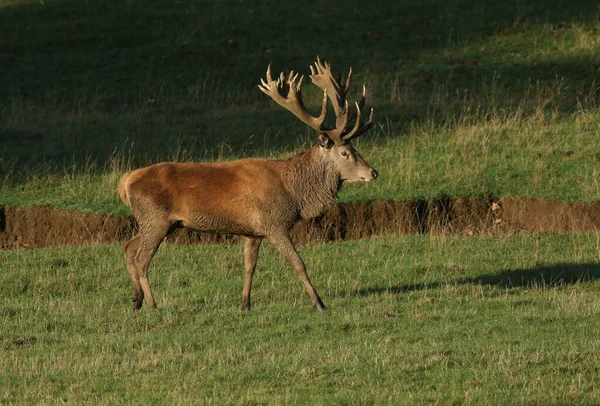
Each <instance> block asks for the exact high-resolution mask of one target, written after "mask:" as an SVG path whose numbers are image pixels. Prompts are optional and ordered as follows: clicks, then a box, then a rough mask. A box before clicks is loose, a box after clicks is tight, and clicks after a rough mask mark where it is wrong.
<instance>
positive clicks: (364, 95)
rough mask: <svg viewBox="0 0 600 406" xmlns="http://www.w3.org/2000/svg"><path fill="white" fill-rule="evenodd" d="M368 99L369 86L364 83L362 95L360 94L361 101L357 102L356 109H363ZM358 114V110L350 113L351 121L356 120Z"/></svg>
mask: <svg viewBox="0 0 600 406" xmlns="http://www.w3.org/2000/svg"><path fill="white" fill-rule="evenodd" d="M366 100H367V88H366V87H365V85H363V91H362V95H361V96H360V101H359V102H358V104H357V106H358V108H357V109H356V111H359V110H362V108H363V107H364V105H365V101H366ZM356 115H357V113H356V112H354V113H350V121H352V120H354V118H355V117H356Z"/></svg>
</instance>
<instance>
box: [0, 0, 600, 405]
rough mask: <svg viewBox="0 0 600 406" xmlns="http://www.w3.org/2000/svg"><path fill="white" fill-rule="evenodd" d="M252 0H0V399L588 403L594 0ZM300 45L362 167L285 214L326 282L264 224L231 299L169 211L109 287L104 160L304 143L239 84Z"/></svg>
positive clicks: (599, 271) (303, 66)
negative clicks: (136, 290)
mask: <svg viewBox="0 0 600 406" xmlns="http://www.w3.org/2000/svg"><path fill="white" fill-rule="evenodd" d="M255 3H256V4H250V3H248V2H243V1H216V2H214V1H212V2H205V1H186V2H183V1H181V2H178V1H175V2H165V1H158V0H148V1H145V2H136V1H128V2H123V1H119V0H108V1H103V2H81V1H75V0H46V1H37V0H20V1H16V0H0V38H2V45H1V52H0V66H2V67H3V70H2V72H3V75H2V79H3V80H2V81H0V207H1V209H0V245H1V246H2V248H10V250H0V387H1V388H2V391H0V399H1V401H2V402H5V403H34V404H35V403H59V402H60V403H71V404H80V403H100V404H114V403H167V402H171V403H174V404H192V403H193V404H195V403H207V404H257V403H261V404H263V403H265V404H267V403H269V404H290V403H304V404H332V403H336V404H354V403H361V404H410V403H416V404H422V403H433V404H457V403H460V404H532V403H533V404H598V403H600V389H599V388H600V380H599V377H600V373H599V372H600V371H599V370H598V365H599V364H600V360H599V359H598V354H600V341H599V340H598V335H597V334H594V332H595V331H598V330H599V329H600V325H598V323H599V322H598V320H600V317H599V316H600V314H599V312H600V309H599V306H598V303H599V302H598V300H597V297H598V294H599V293H600V284H599V282H598V280H599V278H600V268H599V266H598V256H599V255H600V242H599V241H600V238H599V235H598V234H597V229H598V226H599V224H600V211H599V209H598V202H599V201H600V182H599V177H600V170H599V169H598V163H599V162H600V138H599V137H598V133H599V131H600V113H599V110H598V107H599V103H598V102H599V99H598V98H599V96H600V91H599V84H600V71H599V70H598V67H599V66H600V30H599V29H598V19H599V13H600V10H599V9H598V8H597V7H596V8H594V7H593V6H590V2H589V1H583V0H582V1H578V0H574V1H569V2H568V4H566V3H565V2H562V1H559V0H556V1H534V2H526V3H523V2H520V1H514V2H512V1H508V2H506V1H502V2H496V1H492V2H486V3H481V2H471V1H451V2H448V1H438V0H431V1H421V2H417V3H415V2H414V1H394V2H392V1H390V2H387V1H386V2H382V3H374V4H369V5H365V4H363V3H361V2H358V1H347V0H346V1H332V2H328V3H327V4H326V5H325V4H324V3H323V4H322V3H314V2H302V4H295V3H297V2H284V3H281V4H274V3H273V4H271V3H269V2H255ZM316 55H320V56H321V57H322V58H323V59H326V60H328V61H329V62H330V63H331V64H332V68H333V70H334V72H338V73H345V72H347V70H348V67H349V66H352V67H353V70H354V87H353V90H352V92H351V94H350V100H354V99H358V98H359V97H360V89H361V85H362V84H363V83H364V84H365V85H366V88H367V104H368V105H370V106H373V107H374V109H375V120H376V122H375V125H374V126H373V128H372V129H371V130H370V132H369V133H368V134H366V135H363V136H362V137H361V138H359V139H358V140H357V141H356V142H355V143H354V145H355V147H356V148H357V149H358V150H359V151H360V152H361V154H362V155H363V156H364V157H365V158H366V159H367V160H368V161H369V163H370V164H372V165H373V166H374V167H375V168H376V169H377V170H378V171H379V174H380V177H379V178H378V179H377V180H376V181H375V182H370V183H369V184H356V185H348V186H347V187H344V188H343V190H342V194H341V205H340V206H336V207H334V208H332V209H331V210H330V211H329V212H327V213H326V214H325V215H324V216H322V217H319V218H317V219H315V220H313V221H311V222H305V223H302V224H300V225H299V226H298V227H297V228H296V230H295V235H294V239H295V240H296V241H298V242H301V243H305V244H304V245H302V246H301V248H300V251H301V254H302V257H303V258H304V260H305V261H306V265H307V268H308V273H309V275H310V276H311V279H312V280H313V282H314V284H315V287H316V288H317V289H318V290H319V292H320V294H321V296H322V297H323V300H324V301H325V304H326V305H327V306H328V308H329V310H328V311H327V312H324V313H317V312H315V311H314V310H313V309H311V308H310V306H309V300H308V297H307V296H306V293H305V292H304V290H303V288H302V284H301V282H300V280H299V279H298V277H297V275H296V274H295V273H294V272H293V271H292V269H291V268H290V267H289V265H288V264H286V263H285V262H284V261H283V259H281V258H280V257H279V256H278V255H277V254H276V252H275V250H274V249H272V247H271V246H270V245H269V244H268V243H266V244H265V248H264V250H263V251H261V255H260V258H259V263H258V270H257V274H256V277H255V282H254V287H253V310H252V311H251V312H241V311H240V310H238V303H239V299H240V297H241V289H242V272H243V265H242V260H243V259H242V258H243V256H242V255H243V254H242V248H241V247H240V245H238V244H235V243H232V240H231V239H230V238H229V237H223V236H217V237H215V236H211V237H206V236H202V235H197V234H189V233H188V234H181V233H180V234H176V235H174V236H173V237H172V239H170V240H168V241H167V243H166V244H164V245H163V246H162V247H161V248H160V249H159V250H158V252H157V254H156V257H155V260H154V262H153V264H152V268H151V271H150V278H151V279H152V283H153V286H154V287H155V296H156V300H157V304H158V306H159V308H158V311H156V312H149V311H147V310H146V309H142V310H141V311H140V312H133V311H132V310H131V306H132V303H131V295H132V293H131V287H130V283H129V277H128V275H127V272H126V270H125V260H124V257H123V253H122V250H121V248H120V246H119V244H118V243H117V242H119V241H122V240H123V239H126V238H128V237H129V236H130V235H131V233H132V232H134V230H135V224H134V223H133V221H132V220H131V219H130V218H129V217H128V216H129V215H130V212H129V211H128V209H127V208H126V207H125V206H124V205H123V204H122V202H120V200H119V198H118V196H117V193H116V185H117V182H118V179H119V178H120V177H121V176H122V174H123V173H125V172H126V171H128V170H131V169H134V168H138V167H141V166H145V165H149V164H152V163H155V162H160V161H180V162H182V161H209V162H210V161H222V160H232V159H237V158H242V157H264V158H272V159H280V158H287V157H289V156H291V155H292V154H294V153H296V152H298V151H301V150H303V149H305V148H307V147H308V146H309V145H314V143H315V138H316V136H315V134H314V133H313V132H312V131H310V130H308V129H307V128H305V126H304V125H303V124H301V123H298V122H297V119H296V118H294V117H292V116H291V115H290V114H289V113H288V112H286V111H284V110H283V109H282V108H280V107H279V106H276V105H275V104H274V103H272V102H271V101H270V100H268V98H267V97H266V96H264V95H263V94H262V93H261V92H260V91H259V90H258V88H257V85H258V83H259V79H260V77H262V76H263V75H264V74H265V71H266V68H267V66H268V65H269V64H271V68H272V70H273V71H274V72H279V71H286V72H287V71H289V70H291V69H294V70H295V71H297V72H300V73H304V74H307V73H309V69H308V66H309V64H310V63H311V62H313V61H314V58H315V56H316ZM303 96H304V100H305V101H306V105H307V108H308V109H309V110H311V111H317V109H318V105H319V100H320V98H321V94H320V92H319V91H318V90H317V89H316V88H314V86H312V85H309V84H308V83H306V84H305V86H304V93H303ZM540 232H543V233H540ZM366 237H369V238H366ZM171 242H186V243H189V242H209V243H210V244H206V245H204V246H200V247H196V246H194V247H192V246H185V245H178V244H172V243H171ZM215 242H227V244H214V243H215ZM314 242H318V243H323V242H328V243H327V244H316V245H315V244H312V243H314ZM98 243H102V245H98ZM71 244H72V245H84V246H83V247H73V246H71V247H68V246H65V245H71ZM44 247H51V248H44ZM31 248H38V249H31Z"/></svg>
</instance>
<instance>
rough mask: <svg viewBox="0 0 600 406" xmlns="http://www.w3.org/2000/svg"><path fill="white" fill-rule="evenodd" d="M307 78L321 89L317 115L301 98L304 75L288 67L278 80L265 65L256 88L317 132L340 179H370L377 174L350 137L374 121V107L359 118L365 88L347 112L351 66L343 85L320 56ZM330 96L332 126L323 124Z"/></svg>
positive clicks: (323, 148) (323, 153)
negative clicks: (285, 73)
mask: <svg viewBox="0 0 600 406" xmlns="http://www.w3.org/2000/svg"><path fill="white" fill-rule="evenodd" d="M310 70H311V75H310V79H311V80H312V82H313V84H314V85H316V86H317V87H319V88H320V89H322V90H323V101H322V105H321V113H320V115H319V116H318V117H315V116H313V115H311V114H310V113H309V112H308V111H307V110H306V107H305V106H304V102H303V101H302V81H303V80H304V76H300V78H298V74H297V73H296V74H295V73H294V71H291V72H290V74H289V75H288V77H287V78H286V77H285V75H284V74H283V72H282V73H281V74H280V75H279V78H278V79H277V80H273V78H272V77H271V66H270V65H269V67H268V68H267V75H266V81H265V79H261V85H259V86H258V87H259V89H260V90H262V91H263V92H264V93H265V94H266V95H267V96H269V97H271V98H272V99H273V100H275V102H277V104H279V105H280V106H282V107H284V108H286V109H287V110H289V111H290V112H292V114H294V115H295V116H296V117H298V118H299V119H300V120H301V121H302V122H304V123H305V124H307V125H308V126H310V127H311V128H313V129H315V130H316V131H317V132H318V133H319V147H320V153H321V154H322V156H323V158H324V159H326V160H327V161H328V162H330V163H331V164H332V165H333V166H334V167H335V168H336V170H337V171H338V172H339V175H340V179H341V180H343V181H346V182H357V181H371V180H373V179H375V178H377V171H376V170H375V169H373V168H372V167H371V166H370V165H369V164H368V163H367V161H365V160H364V159H363V157H361V156H360V154H359V153H358V152H357V151H356V150H355V149H354V148H353V147H352V145H351V144H350V141H351V140H352V139H353V138H356V137H358V136H360V135H362V134H364V133H365V132H367V131H368V130H369V128H371V125H372V124H373V109H372V108H371V109H370V112H369V116H368V117H367V119H366V120H364V121H363V120H362V113H361V110H362V108H363V106H364V103H365V98H366V89H365V87H364V86H363V92H362V97H361V99H360V101H359V102H358V103H355V109H354V111H353V112H350V109H349V108H348V102H347V101H346V95H347V93H348V90H349V89H350V79H351V77H352V68H350V71H349V72H348V76H347V78H346V81H345V85H344V87H342V86H340V85H339V83H338V81H337V80H336V79H335V78H334V77H333V74H332V73H331V66H330V65H329V64H328V63H327V62H325V63H322V62H321V60H320V58H319V57H317V61H316V62H315V65H314V66H311V67H310ZM328 99H329V100H330V101H331V103H332V105H333V110H334V112H335V117H336V118H335V127H333V128H329V127H327V126H326V124H325V120H326V118H327V100H328Z"/></svg>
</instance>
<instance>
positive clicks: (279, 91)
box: [118, 57, 378, 310]
mask: <svg viewBox="0 0 600 406" xmlns="http://www.w3.org/2000/svg"><path fill="white" fill-rule="evenodd" d="M311 72H312V75H311V76H310V77H311V79H312V82H313V83H314V84H315V85H316V86H318V87H319V88H321V89H322V90H323V103H322V108H321V114H320V115H319V116H318V117H313V116H312V115H310V113H308V112H307V111H306V108H305V107H304V103H303V101H302V94H301V87H302V80H303V77H300V79H299V80H298V75H294V73H293V72H292V73H290V75H289V76H288V78H287V79H286V78H285V77H284V76H283V74H281V75H280V77H279V79H277V80H273V79H272V78H271V73H270V67H269V69H267V75H266V81H265V80H264V79H262V80H261V85H259V88H260V89H261V90H262V91H263V92H264V93H265V94H267V95H268V96H269V97H271V98H272V99H273V100H274V101H275V102H277V103H278V104H279V105H281V106H283V107H285V108H286V109H287V110H289V111H290V112H292V113H293V114H294V115H295V116H296V117H298V118H299V119H300V120H302V121H303V122H304V123H306V124H308V125H309V126H310V127H312V128H313V129H315V130H316V131H317V132H318V134H319V137H318V145H316V146H314V147H312V148H310V149H308V150H307V151H304V152H301V153H299V154H297V155H295V156H293V157H292V158H289V159H287V160H280V161H275V160H265V159H242V160H238V161H232V162H223V163H172V162H164V163H160V164H155V165H151V166H149V167H146V168H142V169H138V170H135V171H132V172H128V173H126V174H125V175H124V176H123V178H122V179H121V181H120V182H119V186H118V192H119V195H120V197H121V199H122V200H123V202H125V203H126V204H127V205H129V206H130V207H131V211H132V213H133V215H134V217H135V219H136V221H137V222H138V226H139V230H138V233H137V234H136V235H135V236H134V237H133V238H132V239H131V240H129V241H127V242H125V243H124V244H123V249H124V251H125V258H126V260H127V271H128V273H129V276H130V278H131V283H132V286H133V292H134V294H133V302H134V309H139V308H140V307H141V306H142V303H143V301H144V300H145V301H146V305H147V307H148V308H155V307H156V304H155V302H154V299H153V297H152V293H151V290H150V282H149V279H148V267H149V264H150V260H151V259H152V257H153V256H154V254H155V252H156V250H157V249H158V247H159V245H160V244H161V242H162V241H163V239H164V238H165V237H166V236H167V235H168V234H169V233H170V232H171V231H173V230H174V229H175V228H178V227H189V228H193V229H196V230H200V231H206V232H217V233H226V234H238V235H242V236H244V287H243V291H242V302H241V308H242V309H250V291H251V286H252V277H253V274H254V270H255V268H256V261H257V258H258V251H259V249H260V245H261V242H262V240H263V238H267V239H268V240H269V241H270V242H271V243H272V244H273V246H274V247H275V248H276V249H277V251H278V252H279V253H280V254H281V255H282V256H283V257H284V258H285V259H286V261H287V262H288V263H289V264H290V265H292V267H293V268H294V269H295V270H296V272H297V273H298V275H299V276H300V279H301V280H302V282H303V283H304V286H305V288H306V290H307V292H308V294H309V295H310V298H311V301H312V304H313V306H314V307H315V308H317V309H318V310H324V309H325V305H324V304H323V301H322V300H321V298H320V297H319V295H318V294H317V292H316V290H315V288H314V287H313V285H312V283H311V281H310V279H309V277H308V275H307V273H306V267H305V265H304V262H303V261H302V258H301V257H300V255H298V252H297V251H296V249H295V247H294V245H293V243H292V241H291V239H290V236H289V230H290V228H291V227H292V226H293V225H294V224H295V223H296V222H297V221H298V220H299V219H300V218H311V217H315V216H317V215H319V214H321V213H322V212H323V211H324V210H325V209H326V208H327V207H329V206H331V205H332V204H334V203H335V202H336V200H337V195H338V191H339V189H340V187H341V186H342V184H343V183H344V182H356V181H371V180H373V179H375V178H377V176H378V175H377V171H375V169H373V168H372V167H371V166H370V165H369V164H368V163H367V162H366V161H365V160H364V159H363V158H362V157H361V156H360V154H359V153H358V152H357V151H356V150H355V149H354V148H353V147H352V145H351V144H350V140H351V139H353V138H356V137H358V136H360V135H362V134H363V133H365V132H366V131H368V130H369V128H370V127H371V125H372V123H373V109H371V110H370V114H369V116H368V118H367V119H366V120H364V121H362V120H361V109H362V107H363V105H364V102H365V93H366V91H365V88H364V87H363V94H362V98H361V100H360V102H359V103H356V104H355V110H354V111H353V112H350V109H349V108H348V102H347V101H346V94H347V92H348V89H349V87H350V76H351V73H352V70H350V72H349V73H348V77H347V79H346V82H345V86H343V87H342V86H340V85H339V83H338V82H337V81H336V80H335V79H334V77H333V75H332V73H331V69H330V66H329V64H327V63H325V64H323V63H321V61H320V60H319V58H318V57H317V62H316V63H315V67H314V68H313V67H312V66H311ZM328 100H329V101H330V102H331V103H332V104H333V108H334V111H335V113H336V125H335V127H333V128H328V127H326V124H325V122H326V115H327V109H326V107H327V101H328Z"/></svg>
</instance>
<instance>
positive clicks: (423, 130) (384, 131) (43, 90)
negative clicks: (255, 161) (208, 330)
mask: <svg viewBox="0 0 600 406" xmlns="http://www.w3.org/2000/svg"><path fill="white" fill-rule="evenodd" d="M292 16H293V17H292ZM599 18H600V8H599V7H598V5H595V6H594V5H590V2H588V1H569V2H565V1H562V0H553V1H533V2H523V1H520V0H515V1H508V2H506V1H491V2H486V3H485V4H481V3H480V2H472V1H466V0H461V1H459V0H455V1H450V2H446V1H434V0H428V1H422V2H419V3H418V4H416V3H415V2H413V1H400V2H386V3H378V5H377V7H366V6H365V5H364V4H363V3H361V2H358V1H351V2H348V1H344V2H341V1H332V2H329V3H327V4H324V3H319V2H303V3H301V4H294V3H293V2H290V3H286V4H278V5H274V4H270V3H259V4H252V5H250V4H247V3H245V2H243V1H217V2H202V1H196V2H177V1H167V2H165V1H155V0H152V1H145V2H138V1H129V2H122V1H116V0H112V1H104V2H90V1H75V0H45V1H41V2H40V1H38V0H35V1H33V0H31V1H28V0H20V1H14V0H0V27H2V28H1V29H0V35H1V37H0V38H1V42H0V47H1V48H0V50H1V52H0V65H1V66H2V76H3V80H2V82H1V83H0V141H1V142H0V144H1V145H2V147H1V148H2V151H3V153H2V155H1V157H0V181H1V182H0V185H1V186H0V204H11V205H35V204H43V203H50V204H52V205H54V206H57V207H66V208H78V209H82V210H85V211H99V212H105V213H115V214H127V213H128V212H127V211H126V209H125V208H124V207H122V206H121V205H120V203H119V201H118V199H117V197H116V194H115V193H114V188H115V184H116V182H117V179H118V177H119V176H120V175H121V174H122V173H123V172H124V171H125V170H127V169H130V168H133V167H139V166H143V165H147V164H150V163H154V162H158V161H164V160H178V161H188V160H223V159H234V158H239V157H247V156H261V157H272V158H279V157H288V156H290V155H291V154H292V153H293V152H294V151H297V150H299V149H302V148H305V147H306V146H307V145H309V144H311V143H314V138H315V136H314V134H312V132H311V131H309V130H308V129H306V128H305V126H304V125H303V124H301V123H298V120H296V119H295V118H294V117H292V116H291V115H290V114H289V113H288V112H286V111H284V110H283V109H281V108H280V107H279V106H275V105H274V103H272V102H270V101H269V100H268V99H267V97H266V96H264V95H263V94H262V93H261V92H260V91H259V90H258V88H257V86H256V85H257V84H258V83H259V78H260V77H261V76H263V75H264V72H265V69H266V67H267V65H268V64H269V63H272V64H273V69H274V70H276V71H279V70H286V71H287V70H289V69H295V70H296V71H301V72H305V73H306V72H308V65H309V64H310V63H311V61H313V60H314V58H315V56H316V55H321V56H322V57H324V58H327V59H329V60H330V61H331V62H332V64H333V68H334V70H337V71H338V72H342V71H344V72H345V71H346V69H347V67H348V66H353V67H354V71H355V76H356V80H355V85H356V88H357V89H360V84H361V83H363V82H364V83H365V84H366V85H367V88H368V102H369V103H370V104H371V105H372V106H374V107H375V111H376V125H375V127H374V128H373V129H372V131H371V132H370V134H369V135H366V136H364V137H363V139H361V140H359V141H360V142H359V145H358V146H359V149H360V150H361V152H362V153H363V155H364V156H365V157H367V158H368V159H369V160H370V161H371V163H372V164H373V165H374V166H375V167H376V168H377V169H378V170H379V173H380V174H381V178H380V179H379V180H378V182H376V183H374V184H373V185H369V187H364V185H362V186H361V187H356V188H350V189H348V190H346V191H344V192H343V195H342V199H343V200H356V199H362V200H372V199H395V200H398V199H410V198H425V199H431V198H438V197H440V196H465V195H491V196H495V197H501V196H508V195H510V196H516V197H543V198H549V199H556V200H566V201H571V202H591V201H597V200H598V199H599V198H600V191H599V187H598V178H599V175H600V174H599V172H598V169H597V166H598V161H599V160H600V142H599V141H598V137H597V134H598V130H599V128H598V127H599V123H600V113H599V112H598V105H599V104H598V97H599V84H600V81H599V78H600V72H599V70H598V69H599V67H600V29H599V25H598V19H599ZM356 93H358V90H357V91H356ZM305 98H306V99H307V100H308V104H309V107H311V108H316V105H317V104H318V103H317V99H318V98H319V95H318V92H317V91H316V90H315V89H313V90H310V89H309V87H307V88H306V92H305Z"/></svg>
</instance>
